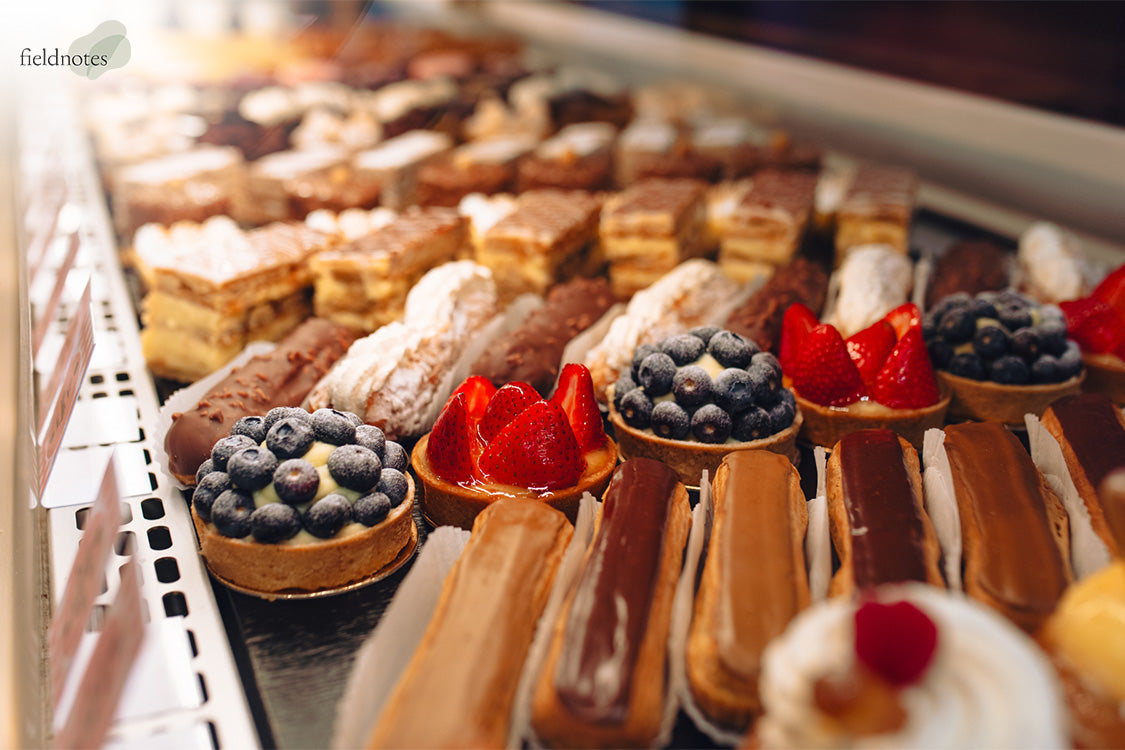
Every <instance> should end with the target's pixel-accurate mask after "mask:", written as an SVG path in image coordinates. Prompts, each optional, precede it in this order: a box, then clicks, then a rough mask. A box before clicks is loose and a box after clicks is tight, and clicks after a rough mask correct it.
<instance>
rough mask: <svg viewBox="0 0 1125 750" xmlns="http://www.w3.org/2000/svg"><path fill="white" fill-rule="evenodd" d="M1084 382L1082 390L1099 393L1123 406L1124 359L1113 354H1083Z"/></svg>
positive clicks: (1124, 395) (1124, 383)
mask: <svg viewBox="0 0 1125 750" xmlns="http://www.w3.org/2000/svg"><path fill="white" fill-rule="evenodd" d="M1082 361H1083V362H1084V363H1085V364H1086V382H1085V383H1083V384H1082V390H1084V391H1086V392H1087V393H1100V394H1102V395H1104V396H1107V397H1108V398H1109V400H1110V401H1112V402H1113V403H1115V404H1117V405H1118V406H1125V361H1122V360H1121V358H1120V357H1118V356H1116V355H1114V354H1083V355H1082Z"/></svg>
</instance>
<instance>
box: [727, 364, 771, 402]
mask: <svg viewBox="0 0 1125 750" xmlns="http://www.w3.org/2000/svg"><path fill="white" fill-rule="evenodd" d="M754 356H758V355H754ZM723 372H726V370H724V371H723ZM746 374H747V375H748V376H749V377H750V396H751V398H752V399H753V400H754V402H755V403H758V404H764V403H773V402H774V400H775V398H776V397H775V395H774V394H775V393H776V392H777V389H778V388H780V387H781V368H780V367H778V368H774V367H771V366H770V365H769V364H765V363H762V362H751V363H750V366H749V367H747V368H746ZM735 411H737V409H735Z"/></svg>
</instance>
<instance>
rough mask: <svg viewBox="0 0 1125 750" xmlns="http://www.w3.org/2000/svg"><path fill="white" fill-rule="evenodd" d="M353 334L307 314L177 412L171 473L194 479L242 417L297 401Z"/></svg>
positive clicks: (170, 438)
mask: <svg viewBox="0 0 1125 750" xmlns="http://www.w3.org/2000/svg"><path fill="white" fill-rule="evenodd" d="M353 339H354V336H353V335H352V334H351V332H350V331H349V330H348V329H346V328H344V327H343V326H338V325H336V324H335V323H333V322H331V321H328V320H323V319H321V318H309V319H308V320H306V321H305V322H304V323H302V324H301V325H299V326H297V327H296V328H295V329H293V331H292V332H291V333H290V334H289V335H288V336H286V337H285V338H284V339H282V340H281V341H280V342H279V343H278V345H277V348H276V349H274V350H273V351H272V352H270V353H269V354H265V355H259V356H257V357H254V358H252V359H251V360H250V361H249V362H247V363H246V364H245V365H243V366H242V367H240V368H238V369H236V370H235V371H234V372H232V373H231V374H230V375H228V376H227V377H226V378H224V379H223V380H222V381H220V382H219V383H218V384H217V385H216V386H215V387H214V388H213V389H211V392H210V393H208V394H207V395H206V396H204V397H203V398H202V399H201V400H200V401H199V403H198V404H196V406H195V408H194V409H192V410H191V411H187V412H184V413H182V414H179V415H173V417H172V426H171V428H169V430H168V432H167V434H166V435H165V436H164V450H165V452H166V453H167V454H168V463H169V470H170V471H171V472H172V474H173V476H175V477H176V479H177V480H179V481H180V482H183V483H184V484H195V481H196V479H195V473H196V472H197V471H198V470H199V466H200V465H201V464H202V463H203V462H204V461H206V460H207V458H208V457H209V456H210V455H211V446H213V445H214V444H215V442H216V441H218V440H219V439H220V438H222V437H224V436H225V435H227V434H228V433H229V432H230V429H231V426H232V425H234V424H235V423H236V422H237V421H238V420H240V419H242V418H243V417H248V416H252V415H255V414H264V413H265V412H267V411H269V410H270V409H272V408H274V407H275V406H298V405H299V404H300V403H301V402H302V401H303V400H304V398H305V396H306V395H308V392H309V391H310V390H312V387H313V386H314V385H316V382H317V381H318V380H319V379H320V378H321V377H322V376H323V375H324V374H325V373H326V372H328V370H329V368H331V367H332V365H333V364H334V363H335V362H336V360H337V359H339V358H340V357H341V356H342V355H343V354H344V352H345V351H347V348H348V346H349V345H351V343H352V341H353Z"/></svg>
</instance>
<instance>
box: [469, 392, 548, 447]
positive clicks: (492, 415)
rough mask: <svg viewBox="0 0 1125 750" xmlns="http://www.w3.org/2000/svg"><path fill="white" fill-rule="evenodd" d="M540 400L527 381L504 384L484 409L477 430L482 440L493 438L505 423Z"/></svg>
mask: <svg viewBox="0 0 1125 750" xmlns="http://www.w3.org/2000/svg"><path fill="white" fill-rule="evenodd" d="M540 400H541V399H540V397H539V393H538V391H536V390H535V389H534V388H532V387H531V386H530V385H528V384H527V383H523V382H521V381H518V380H517V381H515V382H513V383H508V384H507V385H505V386H502V387H501V388H500V389H499V390H497V391H496V393H494V394H492V399H491V400H490V401H489V402H488V408H487V409H485V410H484V416H482V417H481V420H480V423H478V424H477V432H478V433H480V437H481V440H484V441H485V442H486V443H487V442H488V441H490V440H492V438H494V437H496V434H497V433H498V432H500V430H502V429H504V425H506V424H508V422H511V421H512V420H513V419H515V417H516V415H518V414H519V413H520V412H521V411H523V410H524V409H526V408H527V407H529V406H531V405H532V404H534V403H535V402H536V401H540Z"/></svg>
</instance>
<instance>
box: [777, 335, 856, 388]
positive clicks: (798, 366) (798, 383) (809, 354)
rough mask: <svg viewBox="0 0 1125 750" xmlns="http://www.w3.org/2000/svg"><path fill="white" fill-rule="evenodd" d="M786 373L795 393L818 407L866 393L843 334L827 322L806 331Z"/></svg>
mask: <svg viewBox="0 0 1125 750" xmlns="http://www.w3.org/2000/svg"><path fill="white" fill-rule="evenodd" d="M789 376H790V377H791V378H793V388H794V389H796V391H797V393H799V394H801V395H802V396H803V397H805V398H807V399H808V400H809V401H812V402H813V403H817V404H820V405H822V406H847V405H848V404H850V403H853V402H855V401H858V400H859V399H861V398H863V396H864V394H865V393H866V389H865V388H864V386H863V378H861V377H860V375H859V369H858V368H857V367H856V366H855V362H852V358H851V357H850V356H848V347H847V345H846V344H845V343H844V339H843V337H842V336H841V335H840V332H839V331H837V330H836V329H835V328H834V327H833V326H830V325H818V326H816V327H815V328H813V329H812V330H811V331H809V332H808V334H807V335H806V336H805V340H804V343H803V344H802V346H801V348H800V350H798V352H797V354H796V356H795V357H794V359H793V365H792V367H791V369H790V372H789Z"/></svg>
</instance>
